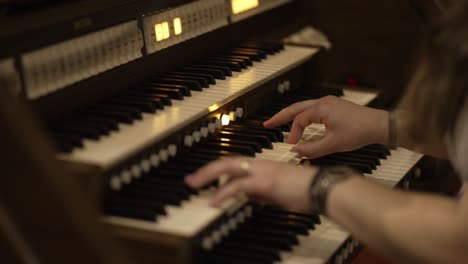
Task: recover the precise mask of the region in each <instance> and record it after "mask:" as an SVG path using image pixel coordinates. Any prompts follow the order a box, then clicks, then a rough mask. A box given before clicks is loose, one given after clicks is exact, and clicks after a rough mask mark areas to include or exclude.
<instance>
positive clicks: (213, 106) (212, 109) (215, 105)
mask: <svg viewBox="0 0 468 264" xmlns="http://www.w3.org/2000/svg"><path fill="white" fill-rule="evenodd" d="M218 108H219V105H218V104H214V105H212V106H209V107H208V110H209V111H210V112H213V111H215V110H218Z"/></svg>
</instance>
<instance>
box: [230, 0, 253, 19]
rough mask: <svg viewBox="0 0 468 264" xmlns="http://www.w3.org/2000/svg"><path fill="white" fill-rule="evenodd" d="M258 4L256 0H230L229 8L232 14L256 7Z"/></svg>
mask: <svg viewBox="0 0 468 264" xmlns="http://www.w3.org/2000/svg"><path fill="white" fill-rule="evenodd" d="M258 5H259V3H258V0H231V8H232V13H233V14H234V15H237V14H240V13H243V12H245V11H248V10H250V9H253V8H256V7H257V6H258Z"/></svg>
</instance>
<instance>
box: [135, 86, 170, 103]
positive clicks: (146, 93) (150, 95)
mask: <svg viewBox="0 0 468 264" xmlns="http://www.w3.org/2000/svg"><path fill="white" fill-rule="evenodd" d="M129 96H137V97H146V98H148V99H151V100H160V101H161V102H162V104H163V105H172V101H171V98H170V97H169V96H168V95H167V94H160V93H154V92H152V91H142V90H136V89H135V90H133V91H132V92H131V93H130V94H129Z"/></svg>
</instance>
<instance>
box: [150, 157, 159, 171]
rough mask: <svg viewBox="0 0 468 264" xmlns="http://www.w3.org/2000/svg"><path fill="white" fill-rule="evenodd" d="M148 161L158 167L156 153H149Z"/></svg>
mask: <svg viewBox="0 0 468 264" xmlns="http://www.w3.org/2000/svg"><path fill="white" fill-rule="evenodd" d="M150 162H151V166H153V167H155V168H157V167H159V162H160V160H159V155H156V154H151V156H150Z"/></svg>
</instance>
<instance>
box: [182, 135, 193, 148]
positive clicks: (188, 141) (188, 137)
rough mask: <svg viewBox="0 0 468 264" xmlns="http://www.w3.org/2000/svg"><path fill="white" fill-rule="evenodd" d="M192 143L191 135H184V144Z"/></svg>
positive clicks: (189, 145)
mask: <svg viewBox="0 0 468 264" xmlns="http://www.w3.org/2000/svg"><path fill="white" fill-rule="evenodd" d="M192 145H193V137H192V136H189V135H187V136H185V137H184V146H186V147H191V146H192Z"/></svg>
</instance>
